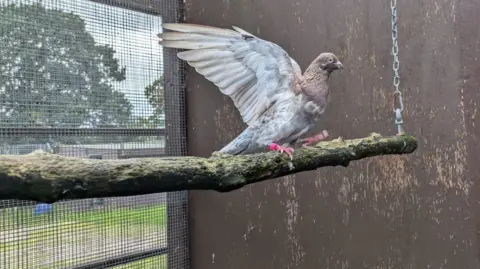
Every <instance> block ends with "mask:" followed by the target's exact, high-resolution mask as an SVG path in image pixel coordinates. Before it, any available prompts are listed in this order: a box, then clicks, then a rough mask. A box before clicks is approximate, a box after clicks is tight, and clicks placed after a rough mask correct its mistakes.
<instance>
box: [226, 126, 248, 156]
mask: <svg viewBox="0 0 480 269" xmlns="http://www.w3.org/2000/svg"><path fill="white" fill-rule="evenodd" d="M253 137H254V132H252V130H250V128H247V129H245V130H244V131H243V132H242V133H241V134H240V135H238V136H237V137H236V138H235V139H233V140H232V141H231V142H230V143H228V144H227V145H226V146H224V147H223V148H222V149H221V150H219V151H218V152H220V153H226V154H230V155H241V154H248V153H252V152H253V151H255V145H256V143H255V141H253Z"/></svg>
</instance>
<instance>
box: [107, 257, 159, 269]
mask: <svg viewBox="0 0 480 269" xmlns="http://www.w3.org/2000/svg"><path fill="white" fill-rule="evenodd" d="M166 268H167V255H166V254H165V255H159V256H155V257H151V258H146V259H143V260H140V261H135V262H131V263H127V264H123V265H118V266H115V267H112V268H111V269H166Z"/></svg>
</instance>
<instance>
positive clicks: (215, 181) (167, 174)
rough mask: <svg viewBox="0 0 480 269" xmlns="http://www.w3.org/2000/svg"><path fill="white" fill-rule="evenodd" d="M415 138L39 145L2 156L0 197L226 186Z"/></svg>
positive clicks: (407, 149)
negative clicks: (291, 147) (143, 152)
mask: <svg viewBox="0 0 480 269" xmlns="http://www.w3.org/2000/svg"><path fill="white" fill-rule="evenodd" d="M416 148H417V140H416V139H415V138H414V137H412V136H409V135H398V136H391V137H382V136H380V135H378V134H372V135H370V136H369V137H367V138H361V139H352V140H343V139H335V140H333V141H327V142H320V143H318V144H317V145H315V146H313V147H306V148H301V149H298V150H296V151H295V152H294V154H293V160H290V159H289V158H288V156H287V155H286V154H280V153H278V152H267V153H259V154H251V155H239V156H212V157H210V158H200V157H165V158H135V159H124V160H92V159H84V158H72V157H62V156H59V155H54V154H50V153H46V152H43V151H35V152H33V153H30V154H27V155H20V156H13V155H3V156H0V200H3V199H20V200H33V201H39V202H46V203H52V202H55V201H59V200H62V199H80V198H93V197H112V196H126V195H140V194H149V193H157V192H169V191H179V190H215V191H219V192H228V191H232V190H235V189H239V188H241V187H243V186H245V185H248V184H252V183H255V182H260V181H264V180H268V179H273V178H278V177H281V176H285V175H289V174H294V173H298V172H302V171H309V170H315V169H317V168H320V167H325V166H338V165H341V166H345V167H346V166H348V164H349V163H350V161H354V160H359V159H363V158H367V157H372V156H377V155H391V154H409V153H412V152H414V151H415V149H416Z"/></svg>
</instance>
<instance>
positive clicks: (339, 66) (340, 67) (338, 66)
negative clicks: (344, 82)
mask: <svg viewBox="0 0 480 269" xmlns="http://www.w3.org/2000/svg"><path fill="white" fill-rule="evenodd" d="M335 65H336V66H337V68H338V69H343V64H342V62H340V61H337V62H336V63H335Z"/></svg>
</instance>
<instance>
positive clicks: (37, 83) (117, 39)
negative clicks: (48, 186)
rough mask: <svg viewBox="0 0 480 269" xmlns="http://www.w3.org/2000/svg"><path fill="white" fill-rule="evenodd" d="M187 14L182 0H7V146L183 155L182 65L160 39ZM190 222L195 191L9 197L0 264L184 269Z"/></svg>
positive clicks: (0, 42)
mask: <svg viewBox="0 0 480 269" xmlns="http://www.w3.org/2000/svg"><path fill="white" fill-rule="evenodd" d="M181 12H182V10H181V6H180V1H178V2H177V1H176V0H168V1H156V0H155V1H153V0H129V1H126V0H124V1H120V0H92V1H87V0H0V13H1V15H2V20H1V21H0V154H15V155H18V154H27V153H30V152H32V151H34V150H37V149H42V150H45V151H49V152H52V153H55V154H60V155H63V156H73V157H83V158H96V159H123V158H132V157H155V156H164V155H185V154H186V137H185V136H186V133H185V130H186V122H185V119H184V118H185V117H184V116H185V103H184V102H185V98H184V94H185V92H184V88H183V80H184V79H183V77H182V76H181V74H182V72H183V71H182V69H181V63H180V61H179V60H178V59H176V57H174V52H172V51H170V52H163V50H162V48H161V47H160V46H159V45H158V39H157V37H156V35H157V33H159V32H161V23H162V20H165V21H169V22H176V21H178V20H180V19H181V15H180V14H181ZM164 57H166V58H168V59H164ZM164 67H165V72H164ZM186 223H187V196H186V192H175V193H169V194H165V193H158V194H150V195H141V196H134V197H115V198H98V199H84V200H68V201H60V202H57V203H54V204H42V203H34V202H31V201H18V200H3V201H1V200H0V269H3V268H6V269H10V268H12V269H13V268H15V269H23V268H28V269H30V268H146V269H148V268H155V269H158V268H160V269H162V268H165V269H166V268H167V265H168V268H182V269H183V268H187V267H188V251H187V250H188V247H187V245H188V241H187V238H188V236H187V232H188V230H187V225H186ZM172 246H173V247H172ZM167 262H168V263H167Z"/></svg>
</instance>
